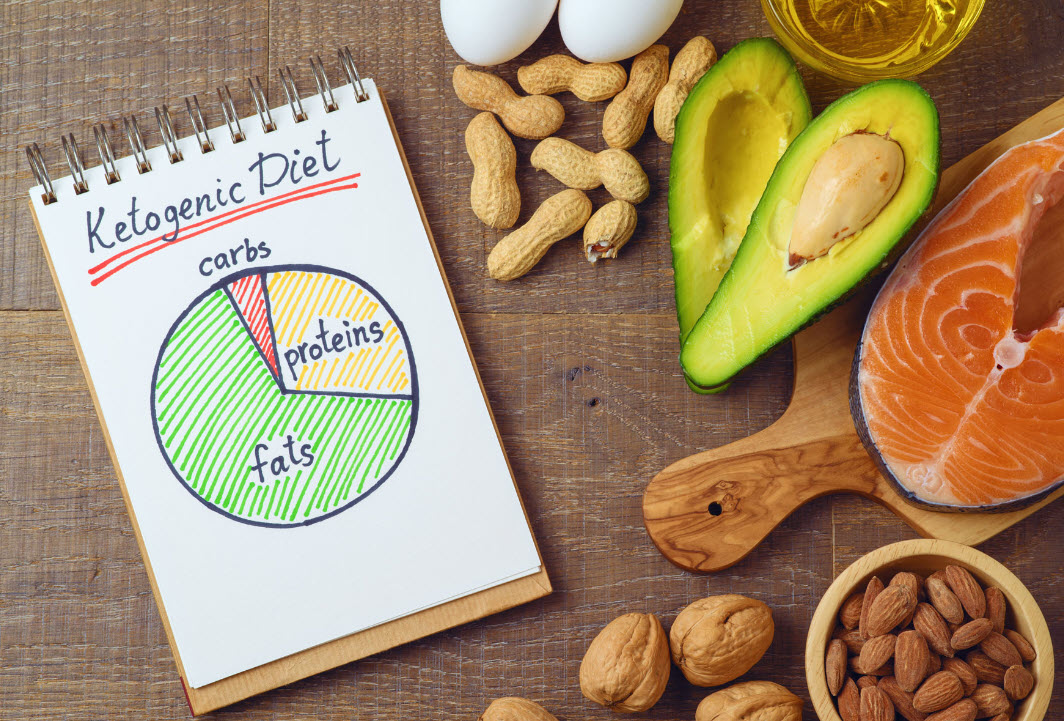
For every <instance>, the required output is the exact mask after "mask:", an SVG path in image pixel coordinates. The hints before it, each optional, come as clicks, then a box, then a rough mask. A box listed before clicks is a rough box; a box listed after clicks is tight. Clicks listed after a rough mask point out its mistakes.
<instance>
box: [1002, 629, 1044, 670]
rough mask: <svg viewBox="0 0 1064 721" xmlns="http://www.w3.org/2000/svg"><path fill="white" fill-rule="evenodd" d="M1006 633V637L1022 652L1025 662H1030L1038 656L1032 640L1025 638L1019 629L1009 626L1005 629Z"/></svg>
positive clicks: (1021, 656)
mask: <svg viewBox="0 0 1064 721" xmlns="http://www.w3.org/2000/svg"><path fill="white" fill-rule="evenodd" d="M1004 635H1005V638H1007V639H1008V640H1009V641H1010V642H1012V645H1013V646H1015V647H1016V650H1017V651H1019V652H1020V658H1022V659H1023V660H1024V662H1025V663H1030V662H1031V661H1034V660H1035V659H1036V658H1037V657H1038V654H1037V653H1035V650H1034V646H1032V645H1031V642H1030V641H1028V640H1027V639H1026V638H1024V636H1023V634H1022V633H1020V632H1019V631H1013V630H1012V629H1011V628H1007V629H1005V634H1004Z"/></svg>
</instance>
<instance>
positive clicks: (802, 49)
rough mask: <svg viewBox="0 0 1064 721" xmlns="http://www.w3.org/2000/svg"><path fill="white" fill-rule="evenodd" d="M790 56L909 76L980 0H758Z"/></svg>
mask: <svg viewBox="0 0 1064 721" xmlns="http://www.w3.org/2000/svg"><path fill="white" fill-rule="evenodd" d="M761 6H762V7H763V8H764V11H765V17H767V18H768V21H769V24H770V25H772V29H773V31H774V32H775V33H776V35H777V36H778V37H779V39H780V40H781V41H782V42H783V44H784V45H785V46H786V47H787V49H788V50H790V52H791V54H792V55H794V56H795V58H796V59H798V60H801V61H802V62H804V63H806V64H807V65H809V66H810V67H812V68H813V69H815V70H818V71H820V72H822V73H826V74H828V75H831V76H833V77H836V78H839V79H840V80H846V81H848V82H853V83H865V82H869V81H871V80H877V79H879V78H896V77H909V76H912V75H916V74H917V73H921V72H923V71H924V70H927V69H928V68H929V67H931V66H932V65H934V64H935V63H937V62H938V61H939V60H941V59H942V58H944V57H946V55H948V54H949V53H950V51H952V50H953V48H955V47H957V45H958V43H960V41H961V40H963V39H964V37H965V36H966V35H967V34H968V31H969V30H971V29H972V25H974V24H975V21H976V19H978V17H979V13H980V12H981V11H982V9H983V0H761Z"/></svg>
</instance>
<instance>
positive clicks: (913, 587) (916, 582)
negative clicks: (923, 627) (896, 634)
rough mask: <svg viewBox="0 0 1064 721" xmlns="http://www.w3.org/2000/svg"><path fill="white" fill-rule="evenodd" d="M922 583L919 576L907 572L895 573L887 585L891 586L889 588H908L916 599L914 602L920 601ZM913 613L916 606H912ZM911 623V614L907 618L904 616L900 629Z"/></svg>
mask: <svg viewBox="0 0 1064 721" xmlns="http://www.w3.org/2000/svg"><path fill="white" fill-rule="evenodd" d="M922 581H923V579H922V578H920V577H919V576H917V575H916V574H915V573H909V572H908V571H900V572H899V573H895V574H894V578H892V579H890V584H889V585H891V586H906V587H908V589H909V590H910V591H912V592H913V596H915V597H916V600H917V601H919V600H920V596H921V595H923V594H922V593H921V591H922V589H923V587H924V584H923V582H922ZM915 611H916V606H915V605H914V606H913V612H915ZM912 622H913V615H912V613H910V614H909V615H908V616H906V617H905V618H904V619H902V622H901V624H900V625H901V627H902V628H905V627H906V626H908V625H909V624H911V623H912Z"/></svg>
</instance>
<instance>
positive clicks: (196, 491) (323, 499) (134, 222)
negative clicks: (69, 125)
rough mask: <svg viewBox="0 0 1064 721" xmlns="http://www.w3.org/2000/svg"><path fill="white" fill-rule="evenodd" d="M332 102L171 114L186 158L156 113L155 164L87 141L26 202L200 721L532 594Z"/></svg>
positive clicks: (411, 246) (516, 517) (458, 345)
mask: <svg viewBox="0 0 1064 721" xmlns="http://www.w3.org/2000/svg"><path fill="white" fill-rule="evenodd" d="M318 69H319V70H320V68H318ZM348 77H349V78H351V79H352V81H353V82H352V83H351V84H348V85H345V86H343V87H341V88H338V89H336V90H335V91H332V92H331V93H329V92H325V93H322V94H320V95H314V96H310V97H308V98H304V99H303V100H302V102H301V103H296V102H294V101H293V102H292V103H290V104H289V105H283V106H280V107H278V108H274V109H273V110H272V112H270V113H268V114H267V113H265V107H266V105H265V102H264V98H261V97H260V98H258V99H259V100H261V101H263V102H262V106H261V109H260V113H259V114H258V115H256V116H251V117H248V118H243V119H242V120H240V121H239V125H237V124H236V123H235V122H233V123H231V124H230V125H229V127H228V128H227V127H226V126H221V127H220V128H214V129H212V130H205V129H204V128H203V127H202V126H197V124H196V120H197V119H196V118H193V112H192V109H191V108H190V110H189V116H190V119H191V120H192V122H193V125H194V127H196V128H197V129H199V130H201V133H202V134H203V135H201V133H197V134H196V135H195V136H193V137H188V138H184V139H181V140H178V139H176V137H173V136H172V135H167V131H168V126H169V123H168V122H167V121H168V118H167V117H166V115H165V112H164V114H163V115H162V116H161V121H160V125H161V126H163V128H162V129H161V132H162V133H163V135H164V138H166V141H167V142H166V144H165V145H164V147H159V148H153V149H148V150H143V151H142V150H141V149H140V145H139V132H137V131H136V129H135V128H132V127H131V129H130V131H129V132H128V134H129V135H130V136H131V146H132V147H133V149H134V155H133V156H132V157H127V158H122V159H119V160H118V161H116V162H115V163H114V164H113V165H112V164H111V163H110V162H109V160H110V158H109V156H110V152H111V151H110V148H109V147H108V146H107V142H106V136H105V137H104V138H103V139H102V140H100V141H99V142H100V144H101V145H102V146H103V147H102V151H101V156H102V160H104V164H103V165H101V166H97V167H94V168H91V169H89V170H87V171H84V175H82V174H81V172H77V173H76V174H75V175H74V176H72V177H67V178H62V179H60V180H57V181H56V182H55V183H51V182H50V181H49V180H48V179H47V176H46V175H45V174H43V173H42V174H40V177H39V178H38V180H39V182H40V185H38V186H37V187H35V188H34V189H33V190H32V191H31V202H30V207H31V210H32V212H33V215H34V221H35V223H36V224H37V230H38V233H39V234H40V236H41V240H42V244H43V245H44V249H45V254H46V256H47V259H48V263H49V266H50V268H51V271H52V275H53V279H54V280H55V284H56V288H57V290H58V291H59V295H60V298H61V300H62V304H63V310H64V313H65V314H66V317H67V322H68V324H69V325H70V328H71V334H72V336H73V339H74V344H75V346H76V348H77V351H78V356H79V359H80V361H81V363H82V366H83V367H84V369H85V374H86V379H87V380H88V383H89V388H90V391H91V393H92V397H93V400H94V402H95V404H96V408H97V413H98V414H99V416H100V421H101V424H102V425H103V429H104V434H105V437H106V438H107V442H108V448H109V450H110V453H111V457H112V460H113V461H114V464H115V469H116V472H117V474H118V477H119V482H120V484H121V486H122V492H123V495H124V498H125V501H126V506H127V508H128V510H129V514H130V518H131V520H132V522H133V528H134V531H135V533H136V536H137V541H138V544H139V546H140V550H141V555H142V557H143V558H144V562H145V567H146V568H147V571H148V576H149V579H150V580H151V584H152V589H153V591H154V593H155V598H156V602H157V603H158V605H159V610H160V614H161V616H162V619H163V625H164V627H165V628H166V632H167V636H168V639H169V641H170V645H171V648H172V649H173V652H174V657H175V660H176V662H177V667H178V671H179V673H180V675H181V678H182V682H183V684H184V687H185V691H186V693H187V695H188V701H189V705H190V707H191V709H192V711H193V713H194V714H200V713H204V712H207V711H210V710H212V709H216V708H220V707H222V706H225V705H228V704H231V703H233V702H235V701H238V700H241V699H244V698H247V697H249V696H252V695H254V694H257V693H260V692H263V691H266V690H268V689H271V688H276V687H278V686H281V685H284V684H287V683H290V682H292V681H295V680H298V679H301V678H305V677H307V676H310V675H312V674H315V673H318V672H321V671H324V670H326V669H329V668H333V667H336V666H339V665H341V664H344V663H348V662H350V661H353V660H356V659H360V658H363V657H365V656H368V655H370V654H373V653H376V652H378V651H382V650H384V649H388V648H391V647H394V646H397V645H399V644H402V643H405V642H407V641H411V640H414V639H417V638H421V637H423V636H426V635H429V634H431V633H435V632H436V631H440V630H443V629H446V628H450V627H452V626H456V625H458V624H462V623H465V622H467V621H471V620H474V619H478V618H482V617H484V616H486V615H489V614H492V613H495V612H498V611H501V610H503V609H506V608H510V607H513V606H516V605H518V604H521V603H525V602H527V601H531V600H533V599H536V598H540V597H542V596H545V595H547V594H549V593H550V591H551V587H550V581H549V580H548V577H547V574H546V571H545V569H544V568H543V563H542V559H541V557H540V555H539V552H538V549H537V548H536V545H535V541H534V539H533V537H532V533H531V529H530V527H529V524H528V519H527V516H526V515H525V513H524V509H523V506H522V504H521V501H520V497H519V496H518V493H517V489H516V485H515V482H514V478H513V473H512V470H511V469H510V467H509V463H508V461H507V459H506V456H505V453H504V450H503V448H502V443H501V439H500V437H499V434H498V429H497V427H496V425H495V422H494V419H493V417H492V415H491V411H490V408H489V407H488V404H487V398H486V396H485V394H484V389H483V385H482V383H481V381H480V377H479V374H478V372H477V370H476V367H475V365H474V363H473V359H472V356H471V353H470V350H469V346H468V343H467V341H466V338H465V333H464V330H463V329H462V327H461V324H460V321H459V319H458V315H457V311H456V309H455V306H454V300H453V298H452V296H451V294H450V290H449V288H448V287H447V284H446V279H445V277H444V273H443V268H442V265H441V264H440V260H439V256H438V254H437V252H436V248H435V244H434V243H433V241H432V236H431V232H430V230H429V227H428V224H427V222H426V220H425V216H424V212H423V211H422V208H421V204H420V200H419V199H418V198H417V192H416V189H415V187H414V183H413V179H412V177H411V175H410V171H409V168H408V166H407V164H406V159H405V157H404V156H403V153H402V148H401V146H400V143H399V139H398V137H397V136H396V134H395V130H394V125H393V123H392V121H391V117H390V114H389V112H388V109H387V106H386V105H385V103H384V99H383V97H382V96H381V94H380V92H379V90H378V89H377V87H376V86H375V84H374V83H373V82H372V81H369V80H365V81H362V80H358V79H357V76H352V74H350V73H349V75H348ZM329 107H332V110H328V108H329ZM231 117H232V118H235V113H233V114H232V116H231ZM300 117H301V118H302V119H300ZM231 136H232V137H231ZM234 140H235V141H236V142H233V141H234ZM208 144H209V145H212V146H213V149H211V150H209V151H208V152H204V151H205V150H207V146H208ZM74 152H75V153H76V150H75V151H74ZM38 167H40V166H38ZM74 167H75V170H77V169H78V160H77V158H75V159H74ZM149 168H150V169H149ZM109 181H110V182H109ZM78 191H80V192H78Z"/></svg>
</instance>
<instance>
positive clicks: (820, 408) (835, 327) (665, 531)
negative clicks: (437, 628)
mask: <svg viewBox="0 0 1064 721" xmlns="http://www.w3.org/2000/svg"><path fill="white" fill-rule="evenodd" d="M1061 128H1064V98H1062V99H1060V100H1058V101H1057V102H1055V103H1053V104H1052V105H1050V106H1049V107H1047V108H1045V109H1043V110H1041V111H1039V112H1038V113H1035V114H1034V115H1033V116H1031V117H1030V118H1027V119H1026V120H1024V121H1023V122H1022V123H1020V124H1018V125H1017V126H1015V127H1014V128H1011V129H1010V130H1008V131H1007V132H1005V133H1003V134H1002V135H1000V136H999V137H997V138H995V139H994V140H992V141H991V142H989V143H987V144H986V145H984V146H983V147H981V148H979V149H978V150H976V151H975V152H973V153H971V154H970V155H968V156H967V157H965V158H964V159H963V160H961V161H959V162H958V163H956V164H954V165H953V166H951V167H950V168H948V169H947V170H945V171H944V172H943V173H942V180H941V184H940V186H939V189H938V194H937V196H936V197H935V201H934V204H933V205H934V207H933V209H932V214H934V213H937V212H938V211H939V210H941V209H942V208H944V207H945V206H946V205H947V204H948V203H949V202H950V201H952V200H953V198H955V197H956V196H957V194H958V193H960V191H961V190H963V189H964V188H965V187H967V185H968V184H969V183H970V182H971V181H972V180H973V179H974V178H975V177H976V176H977V175H979V173H981V172H982V171H983V170H984V169H985V168H986V167H987V166H988V165H990V164H991V163H992V162H993V161H994V160H996V159H997V158H998V157H999V156H1000V155H1002V154H1003V153H1004V152H1005V151H1007V150H1009V149H1010V148H1012V147H1014V146H1015V145H1018V144H1020V143H1024V142H1027V141H1030V140H1034V139H1037V138H1041V137H1044V136H1046V135H1049V134H1050V133H1054V132H1056V131H1058V130H1060V129H1061ZM918 232H919V230H916V231H914V235H915V234H916V233H918ZM870 290H871V289H867V290H865V291H863V292H861V293H860V294H859V296H858V297H856V298H854V299H852V300H851V301H850V302H848V303H847V304H845V305H844V306H843V307H841V308H838V309H837V310H835V311H834V312H832V313H831V314H829V315H828V316H827V317H826V318H824V319H823V320H821V321H820V322H819V323H817V324H815V325H813V326H812V327H810V328H807V329H805V330H803V331H802V332H800V333H799V334H798V335H797V336H796V337H795V340H794V347H795V367H796V371H795V389H794V394H793V396H792V398H791V402H790V405H789V406H788V407H787V410H786V412H784V414H783V416H782V417H781V418H780V419H779V420H778V421H776V422H775V423H773V424H772V425H771V426H769V427H768V428H766V429H765V430H763V431H761V432H759V433H755V434H754V435H752V436H749V437H747V438H743V439H741V440H739V441H736V442H735V443H731V444H728V445H727V446H722V447H720V448H715V449H713V450H710V451H703V452H701V453H698V454H696V455H694V456H691V457H689V458H684V459H683V460H680V461H677V462H676V463H673V464H672V465H671V466H669V467H668V468H666V469H665V470H663V471H662V472H661V473H659V474H657V475H656V476H655V477H654V478H653V480H651V482H650V484H649V485H648V487H647V490H646V493H645V495H644V498H643V515H644V518H645V520H646V524H647V531H648V532H649V533H650V536H651V538H652V539H653V540H654V544H655V545H657V547H658V548H659V549H660V550H661V552H662V553H664V554H665V555H666V556H667V557H668V558H669V560H671V561H672V562H673V563H675V564H676V565H678V566H680V567H681V568H684V569H687V570H694V571H704V572H710V571H717V570H720V569H723V568H727V567H728V566H730V565H732V564H734V563H737V562H738V561H740V560H742V558H744V557H745V556H746V554H747V553H750V552H751V551H752V550H753V549H754V547H755V546H756V545H757V544H758V543H759V542H760V541H761V539H762V538H764V537H765V535H767V534H768V533H769V531H771V530H772V529H773V528H775V527H776V525H778V524H779V523H780V522H781V521H782V520H783V519H785V518H786V517H787V516H789V515H790V514H791V513H793V512H794V511H795V510H796V509H797V508H798V507H800V506H801V505H802V504H804V503H806V502H808V501H810V500H812V499H814V498H819V497H820V496H824V495H827V494H829V493H838V492H849V493H857V494H860V495H862V496H867V497H868V498H872V499H875V500H876V501H878V502H880V503H882V504H883V505H885V506H887V507H888V508H890V509H891V510H893V511H894V512H895V513H896V514H898V516H899V517H901V518H903V519H904V520H905V521H906V522H907V523H908V524H909V525H911V526H912V527H913V528H914V529H916V530H917V531H918V532H919V533H920V534H921V535H924V536H930V537H933V538H942V539H946V540H950V541H956V542H958V543H967V544H971V545H975V544H978V543H982V542H983V541H985V540H986V539H987V538H990V537H991V536H993V535H995V534H996V533H999V532H1001V531H1002V530H1004V529H1006V528H1008V527H1009V526H1011V525H1012V524H1013V523H1017V522H1019V521H1020V520H1022V519H1024V518H1026V517H1027V516H1029V515H1031V514H1032V513H1035V512H1036V511H1037V510H1039V509H1041V508H1043V507H1045V506H1046V505H1047V504H1048V503H1051V502H1052V501H1053V500H1055V499H1057V498H1060V497H1061V496H1064V489H1061V490H1058V491H1056V492H1054V493H1051V494H1050V495H1049V496H1048V498H1046V499H1045V500H1043V501H1041V502H1039V503H1036V504H1033V505H1031V506H1029V507H1028V508H1024V509H1021V510H1018V511H1011V512H1008V513H993V514H986V513H983V514H978V513H973V514H954V515H950V514H943V513H934V512H928V511H927V510H924V509H921V508H917V507H915V506H913V505H912V504H909V503H907V502H906V501H905V500H904V499H903V498H902V497H901V496H900V495H899V494H898V493H897V492H896V490H895V488H894V487H893V486H892V485H891V484H890V483H889V482H888V481H887V480H886V479H885V478H883V477H882V476H881V475H880V473H879V472H878V470H877V469H876V467H875V465H874V463H873V461H872V459H871V457H870V456H869V455H868V454H867V453H865V450H864V447H863V444H862V442H861V440H860V438H859V437H858V435H857V431H856V429H855V428H854V425H853V422H852V421H851V420H850V407H849V406H850V393H849V385H850V374H851V370H852V363H853V356H854V351H855V349H856V347H857V343H858V341H859V340H860V336H861V331H862V329H863V327H864V318H865V317H866V315H867V312H868V310H867V309H868V307H869V305H870V303H871V300H872V298H873V294H872V293H871V292H870Z"/></svg>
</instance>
